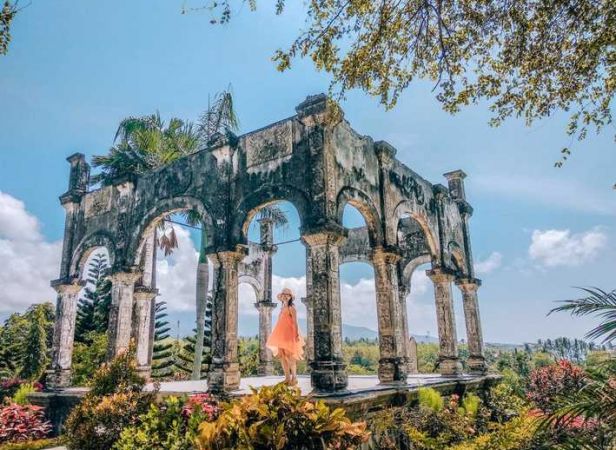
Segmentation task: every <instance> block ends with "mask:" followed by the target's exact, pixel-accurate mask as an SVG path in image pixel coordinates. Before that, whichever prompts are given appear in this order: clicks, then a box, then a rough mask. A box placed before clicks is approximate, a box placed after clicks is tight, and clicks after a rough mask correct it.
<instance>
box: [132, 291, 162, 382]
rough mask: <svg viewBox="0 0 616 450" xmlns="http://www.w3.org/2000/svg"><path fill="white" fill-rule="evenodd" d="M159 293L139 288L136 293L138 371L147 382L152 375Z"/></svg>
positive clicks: (134, 327) (134, 321)
mask: <svg viewBox="0 0 616 450" xmlns="http://www.w3.org/2000/svg"><path fill="white" fill-rule="evenodd" d="M157 294H158V291H157V290H156V289H149V288H146V287H142V286H140V287H137V288H136V289H135V293H134V299H135V307H134V317H133V338H134V339H135V344H136V353H137V354H136V356H137V371H138V372H139V373H140V374H141V376H143V377H144V378H145V379H146V380H149V379H150V375H151V374H152V347H153V343H154V333H153V327H152V325H153V324H154V321H155V318H154V307H155V304H154V303H155V299H156V295H157Z"/></svg>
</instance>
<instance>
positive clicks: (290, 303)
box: [287, 297, 293, 306]
mask: <svg viewBox="0 0 616 450" xmlns="http://www.w3.org/2000/svg"><path fill="white" fill-rule="evenodd" d="M287 305H288V306H293V297H291V298H290V299H289V302H288V303H287Z"/></svg>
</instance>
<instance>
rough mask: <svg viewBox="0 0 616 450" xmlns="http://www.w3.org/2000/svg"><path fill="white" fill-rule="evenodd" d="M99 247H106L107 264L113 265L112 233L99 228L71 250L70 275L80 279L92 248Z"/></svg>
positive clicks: (113, 243)
mask: <svg viewBox="0 0 616 450" xmlns="http://www.w3.org/2000/svg"><path fill="white" fill-rule="evenodd" d="M100 247H105V248H106V249H107V254H108V255H109V266H110V267H113V264H114V262H115V259H116V258H115V257H116V255H115V240H114V238H113V235H112V234H111V233H109V232H107V231H104V230H99V231H96V232H94V233H92V234H89V235H88V236H86V237H84V238H83V239H82V240H81V242H80V243H79V244H77V247H76V249H75V251H74V252H73V255H72V258H71V267H70V272H69V273H70V276H71V277H73V278H77V279H81V278H82V276H83V274H84V270H85V264H86V262H87V261H88V258H89V257H90V255H91V254H92V252H93V251H94V250H96V249H97V248H100Z"/></svg>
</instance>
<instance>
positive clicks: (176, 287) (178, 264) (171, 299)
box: [156, 226, 211, 311]
mask: <svg viewBox="0 0 616 450" xmlns="http://www.w3.org/2000/svg"><path fill="white" fill-rule="evenodd" d="M175 233H176V236H177V238H178V248H176V249H175V250H174V251H173V253H172V254H171V255H170V256H168V257H166V258H165V257H164V256H163V252H160V251H159V252H158V257H157V261H156V287H157V288H158V290H159V292H160V297H159V299H160V300H164V301H166V302H167V308H168V309H169V310H170V311H194V310H195V298H196V283H197V262H198V261H199V253H198V252H197V250H196V248H195V244H194V243H193V241H192V240H191V239H190V234H189V232H188V231H186V229H184V228H182V227H179V226H177V227H175ZM210 279H211V277H210Z"/></svg>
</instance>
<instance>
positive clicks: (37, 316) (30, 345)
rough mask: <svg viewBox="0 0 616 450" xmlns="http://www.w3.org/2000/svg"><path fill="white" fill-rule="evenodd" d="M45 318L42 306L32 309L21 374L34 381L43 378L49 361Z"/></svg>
mask: <svg viewBox="0 0 616 450" xmlns="http://www.w3.org/2000/svg"><path fill="white" fill-rule="evenodd" d="M45 319H46V318H45V315H44V311H43V309H42V308H35V309H34V310H33V311H32V318H31V320H30V328H29V330H28V334H27V336H26V340H25V346H24V348H23V357H22V369H21V376H22V378H25V379H28V380H32V381H36V380H38V379H40V378H41V376H42V375H43V373H44V372H45V369H46V367H47V363H48V362H49V358H48V348H47V330H46V329H45V328H46V320H45Z"/></svg>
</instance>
